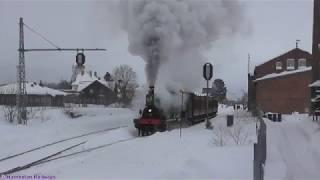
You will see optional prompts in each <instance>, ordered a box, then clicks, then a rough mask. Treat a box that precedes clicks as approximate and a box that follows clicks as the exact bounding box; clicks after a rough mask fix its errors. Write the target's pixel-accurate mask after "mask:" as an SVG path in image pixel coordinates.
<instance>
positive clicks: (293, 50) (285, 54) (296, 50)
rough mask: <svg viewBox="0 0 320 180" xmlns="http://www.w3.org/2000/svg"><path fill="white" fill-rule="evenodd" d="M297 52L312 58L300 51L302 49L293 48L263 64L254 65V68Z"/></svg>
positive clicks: (305, 52)
mask: <svg viewBox="0 0 320 180" xmlns="http://www.w3.org/2000/svg"><path fill="white" fill-rule="evenodd" d="M298 51H299V52H302V53H304V54H305V55H306V56H308V57H309V58H311V57H312V55H311V54H310V53H309V52H308V51H305V50H302V49H300V48H294V49H291V50H289V51H287V52H285V53H283V54H281V55H279V56H277V57H274V58H272V59H270V60H268V61H265V62H263V63H261V64H258V65H256V67H257V66H262V65H264V64H266V63H268V62H269V61H275V60H277V59H279V58H282V57H283V56H287V55H289V54H294V53H296V52H298Z"/></svg>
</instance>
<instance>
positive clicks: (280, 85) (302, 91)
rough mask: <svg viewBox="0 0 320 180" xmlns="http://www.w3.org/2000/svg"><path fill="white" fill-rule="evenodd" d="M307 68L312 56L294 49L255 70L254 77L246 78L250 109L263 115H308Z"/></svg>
mask: <svg viewBox="0 0 320 180" xmlns="http://www.w3.org/2000/svg"><path fill="white" fill-rule="evenodd" d="M311 65H312V55H311V54H310V53H308V52H306V51H304V50H301V49H299V48H295V49H292V50H290V51H288V52H286V53H284V54H282V55H280V56H278V57H275V58H273V59H271V60H269V61H267V62H265V63H263V64H261V65H259V66H256V67H255V70H254V75H249V84H248V86H249V92H248V93H249V101H250V102H251V107H252V106H257V107H258V108H259V109H261V110H263V111H264V112H276V113H292V112H300V113H305V112H309V111H310V92H311V91H310V87H309V84H311V83H312V68H311ZM249 106H250V105H249Z"/></svg>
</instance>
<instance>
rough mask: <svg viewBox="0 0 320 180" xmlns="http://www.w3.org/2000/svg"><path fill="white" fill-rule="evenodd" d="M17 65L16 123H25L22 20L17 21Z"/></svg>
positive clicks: (24, 69) (24, 70) (24, 68)
mask: <svg viewBox="0 0 320 180" xmlns="http://www.w3.org/2000/svg"><path fill="white" fill-rule="evenodd" d="M18 51H19V64H18V67H17V71H18V72H17V80H18V87H17V92H16V101H17V102H16V103H17V111H18V117H17V118H18V123H19V124H22V123H23V124H26V123H27V121H26V120H27V109H26V101H27V100H26V97H27V96H26V94H27V92H26V67H25V59H24V34H23V19H22V18H20V21H19V50H18Z"/></svg>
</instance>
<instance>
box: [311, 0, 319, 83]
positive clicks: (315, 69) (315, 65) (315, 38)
mask: <svg viewBox="0 0 320 180" xmlns="http://www.w3.org/2000/svg"><path fill="white" fill-rule="evenodd" d="M319 48H320V0H314V1H313V35H312V81H313V82H315V81H317V80H319V79H320V74H319V61H320V51H319V50H320V49H319Z"/></svg>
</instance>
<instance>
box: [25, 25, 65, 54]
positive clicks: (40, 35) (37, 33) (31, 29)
mask: <svg viewBox="0 0 320 180" xmlns="http://www.w3.org/2000/svg"><path fill="white" fill-rule="evenodd" d="M23 25H24V26H25V27H26V28H28V29H29V30H30V31H31V32H33V33H34V34H36V35H38V36H39V37H41V38H42V39H43V40H44V41H46V42H47V43H49V44H50V45H52V46H54V47H55V48H57V49H61V48H60V47H59V46H58V45H56V44H55V43H53V42H52V41H50V40H49V39H48V38H46V37H45V36H44V35H42V34H40V33H39V32H37V31H36V30H34V29H33V28H31V27H30V26H28V25H27V24H25V23H23Z"/></svg>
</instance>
